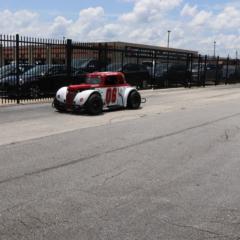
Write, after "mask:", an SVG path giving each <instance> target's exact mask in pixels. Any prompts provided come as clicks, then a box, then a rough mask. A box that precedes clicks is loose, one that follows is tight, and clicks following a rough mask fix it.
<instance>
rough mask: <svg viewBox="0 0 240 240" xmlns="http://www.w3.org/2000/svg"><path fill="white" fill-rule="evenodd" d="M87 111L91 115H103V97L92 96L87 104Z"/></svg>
mask: <svg viewBox="0 0 240 240" xmlns="http://www.w3.org/2000/svg"><path fill="white" fill-rule="evenodd" d="M86 110H87V112H88V113H89V114H90V115H98V114H100V113H102V110H103V101H102V98H101V96H99V95H98V94H93V95H91V96H90V97H89V99H88V101H87V103H86Z"/></svg>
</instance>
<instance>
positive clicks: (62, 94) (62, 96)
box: [56, 87, 68, 103]
mask: <svg viewBox="0 0 240 240" xmlns="http://www.w3.org/2000/svg"><path fill="white" fill-rule="evenodd" d="M67 89H68V88H67V87H62V88H60V89H59V90H58V91H57V93H56V99H57V100H58V101H59V102H61V103H65V102H66V96H67Z"/></svg>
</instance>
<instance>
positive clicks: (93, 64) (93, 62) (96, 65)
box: [72, 58, 103, 73]
mask: <svg viewBox="0 0 240 240" xmlns="http://www.w3.org/2000/svg"><path fill="white" fill-rule="evenodd" d="M72 67H73V68H75V69H79V70H82V71H84V72H89V73H91V72H96V71H101V68H102V67H103V66H102V64H101V63H100V61H98V60H97V59H92V58H90V59H81V58H78V59H77V58H75V59H73V60H72Z"/></svg>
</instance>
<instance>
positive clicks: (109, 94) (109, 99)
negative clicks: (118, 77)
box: [106, 88, 117, 105]
mask: <svg viewBox="0 0 240 240" xmlns="http://www.w3.org/2000/svg"><path fill="white" fill-rule="evenodd" d="M116 101H117V88H108V89H107V91H106V104H107V105H110V104H111V103H112V104H113V103H116Z"/></svg>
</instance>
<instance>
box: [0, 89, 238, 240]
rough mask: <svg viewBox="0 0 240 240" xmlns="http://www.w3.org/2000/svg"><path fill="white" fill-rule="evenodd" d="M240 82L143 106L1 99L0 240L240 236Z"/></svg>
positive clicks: (164, 95) (155, 94)
mask: <svg viewBox="0 0 240 240" xmlns="http://www.w3.org/2000/svg"><path fill="white" fill-rule="evenodd" d="M239 90H240V85H231V86H217V87H215V86H213V87H207V88H195V89H182V88H180V89H169V90H155V91H153V90H148V91H143V92H142V96H143V97H146V98H147V103H145V104H143V105H142V108H141V109H139V110H120V111H105V112H104V113H103V114H102V115H100V116H96V117H91V116H88V115H86V114H60V113H58V112H56V111H55V110H54V109H52V108H51V104H50V103H44V104H32V105H20V106H11V107H0V132H1V135H0V239H1V240H8V239H13V240H15V239H16V240H19V239H21V240H23V239H24V240H25V239H29V240H32V239H34V240H35V239H37V240H38V239H41V240H43V239H44V240H45V239H47V240H48V239H49V240H55V239H56V240H85V239H89V240H95V239H96V240H99V239H102V240H108V239H109V240H112V239H114V240H145V239H146V240H149V239H152V240H156V239H163V240H166V239H171V240H172V239H174V240H175V239H176V240H181V239H182V240H186V239H189V240H192V239H194V240H195V239H199V240H202V239H221V240H222V239H226V240H237V239H240V188H239V184H240V158H239V154H240V148H239V146H240V91H239Z"/></svg>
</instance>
